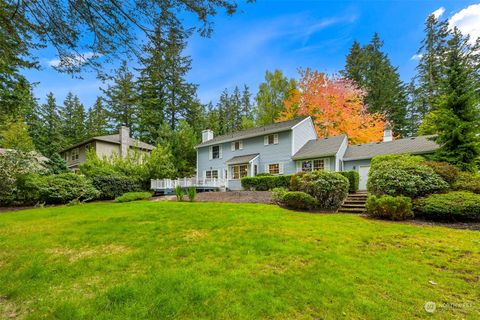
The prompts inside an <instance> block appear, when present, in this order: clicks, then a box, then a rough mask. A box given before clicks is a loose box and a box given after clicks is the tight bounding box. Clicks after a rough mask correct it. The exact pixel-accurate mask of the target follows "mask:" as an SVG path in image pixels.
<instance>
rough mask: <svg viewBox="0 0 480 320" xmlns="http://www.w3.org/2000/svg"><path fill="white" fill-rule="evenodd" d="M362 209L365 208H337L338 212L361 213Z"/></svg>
mask: <svg viewBox="0 0 480 320" xmlns="http://www.w3.org/2000/svg"><path fill="white" fill-rule="evenodd" d="M364 211H365V209H363V208H344V207H341V208H340V209H338V212H339V213H363V212H364Z"/></svg>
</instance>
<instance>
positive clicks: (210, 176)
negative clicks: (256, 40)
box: [205, 170, 218, 179]
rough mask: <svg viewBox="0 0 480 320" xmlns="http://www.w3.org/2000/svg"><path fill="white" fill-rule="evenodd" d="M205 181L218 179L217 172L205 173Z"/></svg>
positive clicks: (208, 171)
mask: <svg viewBox="0 0 480 320" xmlns="http://www.w3.org/2000/svg"><path fill="white" fill-rule="evenodd" d="M205 178H206V179H218V170H207V171H205Z"/></svg>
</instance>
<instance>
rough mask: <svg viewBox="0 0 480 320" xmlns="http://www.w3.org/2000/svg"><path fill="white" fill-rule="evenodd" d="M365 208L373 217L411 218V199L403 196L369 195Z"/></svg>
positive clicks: (390, 218)
mask: <svg viewBox="0 0 480 320" xmlns="http://www.w3.org/2000/svg"><path fill="white" fill-rule="evenodd" d="M366 210H367V214H368V215H369V216H371V217H374V218H381V219H389V220H397V221H398V220H405V219H408V218H413V211H412V199H410V198H408V197H404V196H399V197H393V196H388V195H386V196H380V197H376V196H369V197H368V199H367V203H366Z"/></svg>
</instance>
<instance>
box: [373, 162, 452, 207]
mask: <svg viewBox="0 0 480 320" xmlns="http://www.w3.org/2000/svg"><path fill="white" fill-rule="evenodd" d="M368 175H369V176H368V183H367V189H368V191H370V192H371V193H372V194H374V195H377V196H380V195H391V196H398V195H403V196H407V197H410V198H417V197H421V196H425V195H428V194H432V193H436V192H441V191H444V190H446V189H448V188H449V185H448V183H446V182H445V181H444V180H443V179H442V178H441V177H440V176H439V175H437V174H436V173H435V172H434V170H433V169H432V168H430V167H428V166H426V165H424V163H423V161H422V158H421V157H418V156H406V155H397V156H392V155H389V156H381V157H374V158H373V159H372V164H371V166H370V172H369V174H368Z"/></svg>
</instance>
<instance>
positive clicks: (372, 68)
mask: <svg viewBox="0 0 480 320" xmlns="http://www.w3.org/2000/svg"><path fill="white" fill-rule="evenodd" d="M382 47H383V42H382V41H381V39H380V37H379V36H378V34H377V33H375V34H374V35H373V38H372V40H371V41H370V43H369V44H368V45H366V46H363V47H360V45H359V43H358V42H356V41H355V42H354V43H353V45H352V47H351V49H350V52H349V54H348V55H347V57H346V65H345V69H344V70H343V71H342V72H341V74H342V76H344V77H346V78H347V79H350V80H353V81H354V82H355V83H356V84H357V85H358V86H359V87H360V88H362V89H364V90H365V91H366V92H367V94H366V96H365V99H364V103H365V104H366V105H367V109H368V111H369V112H372V113H383V114H385V115H386V117H387V120H388V121H389V122H390V123H391V125H392V127H393V130H394V131H395V133H396V134H399V135H400V136H407V135H410V134H411V132H409V130H408V126H407V122H406V116H407V104H408V101H407V92H406V87H405V85H404V83H403V82H402V81H401V80H400V75H399V73H398V70H397V68H396V67H393V66H392V64H391V62H390V59H389V58H388V56H387V55H386V54H385V53H384V52H382Z"/></svg>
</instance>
